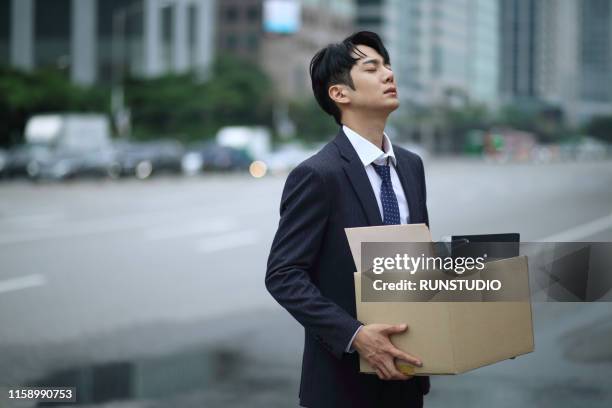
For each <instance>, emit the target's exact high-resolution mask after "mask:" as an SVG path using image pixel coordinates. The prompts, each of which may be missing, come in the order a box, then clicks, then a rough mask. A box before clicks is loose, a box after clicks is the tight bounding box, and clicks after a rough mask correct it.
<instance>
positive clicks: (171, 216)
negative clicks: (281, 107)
mask: <svg viewBox="0 0 612 408" xmlns="http://www.w3.org/2000/svg"><path fill="white" fill-rule="evenodd" d="M218 210H219V209H218V208H211V209H206V208H204V209H203V208H202V207H201V206H200V207H195V206H194V207H186V208H182V209H180V208H177V209H176V210H171V211H170V210H161V211H155V212H147V213H141V214H123V215H119V216H112V217H107V218H99V219H87V220H79V221H72V222H66V223H63V224H57V225H55V226H53V228H50V229H45V230H29V231H15V232H11V233H5V234H1V233H0V245H5V244H19V243H28V242H35V241H42V240H47V239H55V238H63V237H68V238H72V237H78V236H86V235H94V234H100V233H108V232H119V231H127V230H131V229H140V228H151V227H155V226H156V225H160V224H164V223H171V222H172V223H176V222H180V221H181V220H182V219H185V218H187V219H189V218H191V219H197V217H199V216H201V215H202V213H203V212H206V211H208V212H214V211H218ZM226 210H227V208H226ZM231 212H232V214H233V215H234V216H245V215H252V214H257V213H261V212H263V210H262V209H261V208H259V207H254V206H250V207H248V208H244V209H243V208H239V209H235V210H232V211H231Z"/></svg>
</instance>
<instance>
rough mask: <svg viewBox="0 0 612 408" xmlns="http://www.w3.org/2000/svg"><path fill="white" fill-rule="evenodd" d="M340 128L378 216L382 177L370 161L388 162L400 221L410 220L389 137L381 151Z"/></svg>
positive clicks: (380, 203) (350, 348) (380, 209)
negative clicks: (356, 158) (361, 170)
mask: <svg viewBox="0 0 612 408" xmlns="http://www.w3.org/2000/svg"><path fill="white" fill-rule="evenodd" d="M342 130H343V131H344V134H345V135H346V137H347V138H348V140H349V142H351V145H353V148H354V149H355V151H356V152H357V156H359V160H361V162H362V163H363V167H364V168H365V171H366V174H367V175H368V179H369V180H370V184H371V185H372V190H374V195H375V196H376V202H377V203H378V210H379V211H380V218H381V219H384V215H383V207H382V201H381V199H380V186H381V185H382V179H381V178H380V176H379V175H378V173H377V172H376V170H375V169H374V166H372V163H374V164H379V165H387V163H388V164H389V167H391V168H390V170H391V184H392V185H393V192H394V193H395V197H397V204H398V205H399V213H400V222H401V223H402V224H408V223H409V222H410V213H409V211H408V201H407V200H406V194H404V189H403V188H402V183H401V182H400V179H399V177H398V175H397V171H396V170H395V166H397V158H396V157H395V153H393V146H392V145H391V141H390V140H389V137H387V135H386V134H385V133H383V149H384V151H383V150H381V149H380V147H379V146H376V145H375V144H373V143H372V142H370V141H369V140H368V139H366V138H364V137H363V136H360V135H359V134H358V133H357V132H355V131H354V130H352V129H351V128H349V127H348V126H342ZM362 327H363V326H359V327H358V328H357V330H355V334H353V337H352V338H351V341H349V344H348V345H347V346H346V352H347V353H352V352H353V351H355V350H353V348H352V345H353V341H354V340H355V337H356V336H357V333H359V330H361V328H362Z"/></svg>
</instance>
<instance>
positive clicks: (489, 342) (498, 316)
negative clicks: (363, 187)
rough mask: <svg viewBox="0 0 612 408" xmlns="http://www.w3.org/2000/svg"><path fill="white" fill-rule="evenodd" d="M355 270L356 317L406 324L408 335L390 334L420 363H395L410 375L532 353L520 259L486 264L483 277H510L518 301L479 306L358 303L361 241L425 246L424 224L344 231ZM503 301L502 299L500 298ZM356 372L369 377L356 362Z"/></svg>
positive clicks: (486, 296)
mask: <svg viewBox="0 0 612 408" xmlns="http://www.w3.org/2000/svg"><path fill="white" fill-rule="evenodd" d="M346 234H347V237H348V239H349V246H350V248H351V251H352V254H353V258H354V260H355V265H357V267H358V268H359V270H360V271H358V272H357V273H355V296H356V302H357V304H356V306H357V318H358V319H359V320H360V321H361V322H363V323H364V324H369V323H387V324H400V323H406V324H408V327H409V329H408V331H407V332H405V333H402V334H398V335H393V336H392V337H391V341H392V342H393V344H395V346H397V347H398V348H400V349H401V350H404V351H405V352H407V353H409V354H412V355H414V356H416V357H418V358H420V359H421V361H422V362H423V367H413V366H411V365H408V364H401V363H399V362H398V368H400V369H401V370H402V371H403V372H405V373H407V374H411V375H435V374H459V373H463V372H466V371H469V370H473V369H475V368H478V367H482V366H486V365H489V364H493V363H496V362H499V361H503V360H506V359H509V358H512V357H516V356H519V355H522V354H526V353H530V352H532V351H533V350H534V341H533V324H532V315H531V301H530V297H529V274H528V266H527V259H526V257H524V256H519V257H516V258H509V259H503V260H498V261H492V262H488V263H487V264H486V268H485V270H483V271H481V272H480V273H481V274H482V275H483V276H489V277H491V276H498V277H499V276H506V277H507V276H512V279H511V280H510V281H511V282H512V285H513V286H515V287H514V290H517V291H519V292H521V293H523V295H524V297H523V299H524V300H523V301H506V300H505V299H503V298H501V299H495V296H497V295H496V294H494V293H491V292H487V293H480V294H477V300H482V301H462V302H448V301H444V299H445V294H444V293H440V294H439V295H437V297H434V298H433V299H432V300H431V301H427V302H413V301H402V302H362V301H361V283H362V279H361V243H362V242H429V241H431V235H430V233H429V230H428V229H427V227H426V226H425V225H424V224H408V225H393V226H383V227H364V228H347V229H346ZM502 296H503V295H502ZM360 368H361V372H364V373H373V369H372V368H371V367H370V366H369V364H368V363H367V362H366V361H365V360H364V359H361V365H360Z"/></svg>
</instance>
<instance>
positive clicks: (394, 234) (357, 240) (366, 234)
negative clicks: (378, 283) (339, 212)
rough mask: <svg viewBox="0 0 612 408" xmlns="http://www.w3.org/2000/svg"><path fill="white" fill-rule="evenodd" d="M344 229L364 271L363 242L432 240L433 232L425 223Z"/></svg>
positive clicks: (358, 268) (355, 256) (353, 252)
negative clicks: (362, 263) (362, 259)
mask: <svg viewBox="0 0 612 408" xmlns="http://www.w3.org/2000/svg"><path fill="white" fill-rule="evenodd" d="M344 231H345V233H346V237H347V238H348V242H349V247H350V249H351V253H352V255H353V261H355V266H356V267H357V271H359V272H361V271H362V268H361V243H362V242H431V233H430V232H429V228H427V225H425V224H401V225H380V226H375V227H357V228H345V229H344Z"/></svg>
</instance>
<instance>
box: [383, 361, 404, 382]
mask: <svg viewBox="0 0 612 408" xmlns="http://www.w3.org/2000/svg"><path fill="white" fill-rule="evenodd" d="M385 368H386V369H387V371H388V372H389V379H390V380H407V379H408V377H407V376H405V375H404V374H403V373H402V372H401V371H399V370H398V369H397V367H396V366H395V363H394V362H393V360H385Z"/></svg>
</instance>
